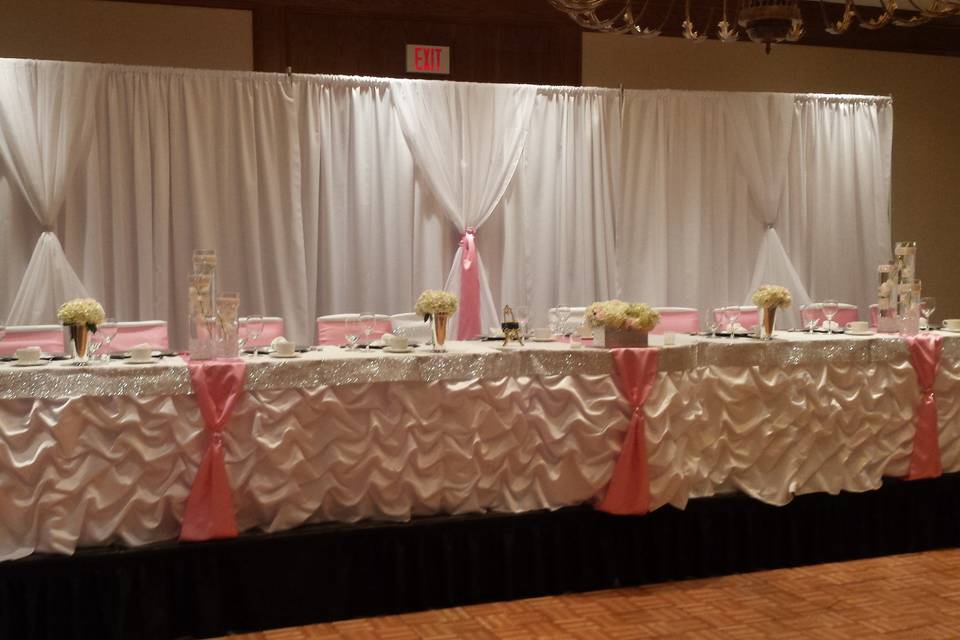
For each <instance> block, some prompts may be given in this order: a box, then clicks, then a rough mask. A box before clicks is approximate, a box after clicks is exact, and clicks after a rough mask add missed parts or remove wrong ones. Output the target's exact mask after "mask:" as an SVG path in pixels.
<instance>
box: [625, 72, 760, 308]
mask: <svg viewBox="0 0 960 640" xmlns="http://www.w3.org/2000/svg"><path fill="white" fill-rule="evenodd" d="M623 138H624V140H625V141H628V142H625V143H624V145H623V156H622V157H623V161H622V162H623V198H624V204H623V207H622V208H621V209H620V211H619V212H618V216H617V261H618V269H619V276H620V277H619V280H620V286H621V291H620V296H621V297H622V298H624V299H627V300H643V301H646V302H648V303H650V304H653V305H654V306H659V307H694V308H697V309H700V310H707V309H712V308H714V307H717V306H721V305H730V304H738V305H739V304H740V302H741V300H742V297H743V294H744V291H745V290H746V287H747V284H748V282H749V278H750V275H751V270H752V268H753V264H754V261H755V259H756V251H757V246H758V244H759V242H760V239H761V233H762V228H761V227H760V225H757V224H756V223H755V221H754V220H753V219H752V218H751V217H750V213H749V207H748V200H749V196H748V194H747V186H746V183H745V182H744V181H743V180H742V179H740V178H739V175H738V171H737V168H736V145H737V139H736V137H735V135H734V133H733V131H732V130H731V127H730V126H729V124H728V122H727V119H726V116H725V106H724V96H723V94H720V93H688V92H676V91H626V92H624V104H623Z"/></svg>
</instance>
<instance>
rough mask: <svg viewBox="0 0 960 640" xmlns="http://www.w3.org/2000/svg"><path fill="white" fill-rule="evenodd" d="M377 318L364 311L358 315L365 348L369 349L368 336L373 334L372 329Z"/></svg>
mask: <svg viewBox="0 0 960 640" xmlns="http://www.w3.org/2000/svg"><path fill="white" fill-rule="evenodd" d="M376 323H377V316H376V315H374V314H373V313H371V312H369V311H364V312H363V313H361V314H360V326H361V327H362V328H363V337H364V344H366V348H367V349H369V348H370V334H371V333H373V328H374V326H376Z"/></svg>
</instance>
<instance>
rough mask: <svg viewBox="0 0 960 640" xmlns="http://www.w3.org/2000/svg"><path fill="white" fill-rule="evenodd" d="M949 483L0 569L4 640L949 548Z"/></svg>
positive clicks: (423, 523) (83, 557)
mask: <svg viewBox="0 0 960 640" xmlns="http://www.w3.org/2000/svg"><path fill="white" fill-rule="evenodd" d="M958 514H960V474H951V475H947V476H944V477H942V478H939V479H937V480H925V481H918V482H903V481H897V480H889V481H887V482H886V483H885V484H884V486H883V488H881V489H879V490H877V491H871V492H868V493H860V494H850V493H845V494H841V495H838V496H830V495H824V494H813V495H807V496H802V497H799V498H796V499H795V500H794V501H793V502H791V503H790V504H789V505H787V506H784V507H772V506H768V505H765V504H762V503H760V502H757V501H755V500H753V499H750V498H747V497H745V496H741V495H736V496H729V497H719V498H710V499H701V500H696V501H692V502H691V503H690V504H689V506H688V507H687V509H686V510H685V511H678V510H676V509H672V508H664V509H659V510H657V511H655V512H654V513H652V514H650V515H647V516H643V517H614V516H608V515H605V514H602V513H597V512H595V511H593V510H592V509H590V508H587V507H577V508H568V509H562V510H559V511H554V512H535V513H528V514H522V515H509V516H508V515H477V516H453V517H431V518H422V519H417V520H414V521H413V522H410V523H405V524H383V523H378V524H373V523H369V524H368V523H361V524H354V525H340V524H331V525H322V526H311V527H304V528H302V529H297V530H294V531H289V532H285V533H279V534H272V535H266V534H248V535H244V536H241V537H240V538H238V539H234V540H226V541H215V542H207V543H189V544H178V543H164V544H158V545H152V546H149V547H141V548H137V549H120V548H105V549H90V550H84V551H80V552H78V553H77V554H75V555H74V556H72V557H65V556H51V555H35V556H32V557H30V558H25V559H23V560H18V561H14V562H6V563H0V638H3V639H5V640H6V639H8V640H28V639H34V638H49V639H51V640H54V639H56V640H66V639H68V638H95V639H97V640H101V639H105V638H122V639H124V640H126V639H130V638H162V639H168V638H186V637H209V636H217V635H225V634H227V633H229V632H243V631H253V630H259V629H268V628H276V627H285V626H291V625H302V624H308V623H314V622H321V621H328V620H336V619H343V618H353V617H359V616H370V615H376V614H385V613H396V612H404V611H415V610H422V609H428V608H438V607H447V606H453V605H463V604H469V603H476V602H484V601H490V600H509V599H514V598H524V597H532V596H541V595H548V594H558V593H564V592H571V591H587V590H592V589H603V588H609V587H617V586H625V585H638V584H645V583H651V582H662V581H666V580H677V579H682V578H691V577H703V576H714V575H721V574H727V573H737V572H743V571H753V570H757V569H770V568H775V567H787V566H794V565H802V564H813V563H818V562H829V561H836V560H846V559H853V558H864V557H868V556H878V555H889V554H895V553H905V552H910V551H920V550H925V549H935V548H942V547H951V546H960V519H958Z"/></svg>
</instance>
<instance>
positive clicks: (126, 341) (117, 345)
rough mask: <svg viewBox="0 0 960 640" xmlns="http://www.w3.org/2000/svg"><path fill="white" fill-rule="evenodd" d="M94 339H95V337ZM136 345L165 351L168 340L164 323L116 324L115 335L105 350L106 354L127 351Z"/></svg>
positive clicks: (162, 321)
mask: <svg viewBox="0 0 960 640" xmlns="http://www.w3.org/2000/svg"><path fill="white" fill-rule="evenodd" d="M94 339H96V337H95V336H94ZM138 344H149V345H150V346H152V347H154V348H156V349H164V350H165V349H167V348H169V346H170V339H169V337H168V334H167V323H166V321H164V320H144V321H141V322H118V323H117V335H116V336H114V338H113V340H112V341H111V342H110V345H109V346H108V347H107V348H106V352H107V353H117V352H118V351H129V350H130V349H131V348H132V347H135V346H137V345H138ZM100 353H103V352H100Z"/></svg>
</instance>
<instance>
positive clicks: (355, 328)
mask: <svg viewBox="0 0 960 640" xmlns="http://www.w3.org/2000/svg"><path fill="white" fill-rule="evenodd" d="M343 326H344V334H343V337H344V338H346V339H347V346H348V347H349V348H350V349H351V350H352V349H356V348H357V343H358V342H359V341H360V322H359V321H358V320H357V319H356V318H347V319H346V320H344V321H343Z"/></svg>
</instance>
